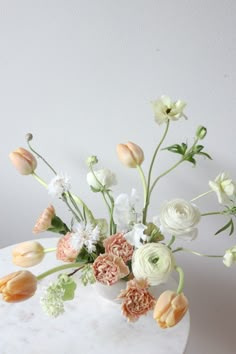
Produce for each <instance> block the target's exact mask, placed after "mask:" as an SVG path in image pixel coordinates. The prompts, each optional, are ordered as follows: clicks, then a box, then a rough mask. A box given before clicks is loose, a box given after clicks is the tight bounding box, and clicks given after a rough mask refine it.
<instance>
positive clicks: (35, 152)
mask: <svg viewBox="0 0 236 354" xmlns="http://www.w3.org/2000/svg"><path fill="white" fill-rule="evenodd" d="M27 143H28V146H29V148H30V150H31V151H32V152H33V153H34V154H35V155H36V156H38V157H39V158H40V159H41V160H43V162H44V163H45V164H46V165H47V166H48V167H49V168H50V170H51V171H52V172H53V173H54V174H55V175H57V173H56V171H55V170H54V168H53V167H52V166H51V165H50V164H49V163H48V162H47V161H46V160H45V158H43V156H41V155H40V154H39V153H38V152H37V151H35V150H34V149H33V148H32V146H31V144H30V142H29V141H27Z"/></svg>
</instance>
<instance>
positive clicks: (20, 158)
mask: <svg viewBox="0 0 236 354" xmlns="http://www.w3.org/2000/svg"><path fill="white" fill-rule="evenodd" d="M9 157H10V160H11V162H12V164H13V165H14V166H15V168H16V169H17V171H18V172H20V174H22V175H30V174H31V173H33V172H34V170H35V169H36V167H37V160H36V158H35V157H34V155H32V154H31V152H29V151H28V150H26V149H24V148H21V147H20V148H18V149H16V150H15V151H13V152H11V153H10V155H9Z"/></svg>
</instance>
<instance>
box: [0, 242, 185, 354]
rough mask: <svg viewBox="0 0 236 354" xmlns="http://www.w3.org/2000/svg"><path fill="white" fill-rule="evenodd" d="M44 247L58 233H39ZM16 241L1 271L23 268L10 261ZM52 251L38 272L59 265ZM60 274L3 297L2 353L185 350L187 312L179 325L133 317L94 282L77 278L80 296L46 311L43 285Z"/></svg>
mask: <svg viewBox="0 0 236 354" xmlns="http://www.w3.org/2000/svg"><path fill="white" fill-rule="evenodd" d="M38 241H39V242H40V243H41V244H42V245H43V246H44V247H46V248H47V247H55V246H56V242H57V238H48V239H46V238H45V239H39V240H38ZM14 247H15V245H12V246H9V247H6V248H3V249H1V250H0V277H2V276H4V275H7V274H8V273H10V272H13V271H16V270H19V269H20V268H19V267H17V266H15V265H14V264H12V261H11V251H12V248H14ZM61 263H62V262H60V261H58V260H56V259H55V254H54V253H49V254H46V256H45V258H44V260H43V262H42V263H41V264H39V265H37V266H34V267H31V268H30V269H28V270H30V271H32V273H34V274H35V275H38V274H40V273H41V272H44V271H45V270H47V269H49V268H51V267H54V266H57V265H60V264H61ZM56 276H57V275H52V276H50V277H47V278H46V279H44V280H42V281H40V283H39V286H38V289H37V292H36V294H35V295H34V296H33V297H32V298H31V299H29V300H27V301H23V302H19V303H15V304H9V303H6V302H4V301H0V316H1V321H0V354H15V353H21V354H52V353H57V354H79V353H81V354H100V353H101V354H108V353H111V352H112V353H113V354H124V353H128V352H129V353H135V354H141V353H142V354H143V353H145V352H147V353H148V354H157V353H158V354H183V353H184V350H185V348H186V344H187V340H188V334H189V326H190V321H189V313H187V314H186V315H185V317H184V318H183V320H182V321H181V322H180V323H179V324H178V325H177V326H175V327H173V328H170V329H165V330H163V329H160V328H159V327H158V326H157V325H156V323H155V321H154V320H153V319H152V313H150V314H148V315H147V316H143V317H141V318H140V319H139V320H138V321H137V322H135V323H129V322H127V321H126V319H125V318H124V317H123V316H122V314H121V310H120V306H119V304H116V303H114V302H111V301H109V300H107V299H105V298H103V297H102V296H100V295H99V294H98V292H97V291H96V287H95V286H93V285H92V286H91V285H89V286H87V287H84V286H82V285H80V284H79V286H78V287H77V289H76V296H75V298H74V299H73V300H72V301H67V302H66V303H65V313H64V314H63V315H61V316H59V317H57V318H50V317H48V316H47V315H46V314H45V313H44V312H43V310H42V308H41V306H40V303H39V302H40V297H41V296H42V293H43V289H44V287H45V286H47V285H48V284H49V283H50V282H51V281H52V280H53V279H55V278H56Z"/></svg>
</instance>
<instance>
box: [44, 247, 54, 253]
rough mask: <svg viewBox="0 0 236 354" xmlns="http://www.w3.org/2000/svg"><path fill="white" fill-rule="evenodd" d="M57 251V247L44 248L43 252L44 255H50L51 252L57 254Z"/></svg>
mask: <svg viewBox="0 0 236 354" xmlns="http://www.w3.org/2000/svg"><path fill="white" fill-rule="evenodd" d="M56 250H57V248H56V247H51V248H44V250H43V252H44V253H49V252H55V251H56Z"/></svg>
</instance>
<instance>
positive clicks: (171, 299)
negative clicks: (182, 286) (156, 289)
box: [153, 290, 188, 328]
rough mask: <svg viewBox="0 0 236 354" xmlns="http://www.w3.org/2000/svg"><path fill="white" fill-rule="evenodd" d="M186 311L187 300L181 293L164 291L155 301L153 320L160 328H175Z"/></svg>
mask: <svg viewBox="0 0 236 354" xmlns="http://www.w3.org/2000/svg"><path fill="white" fill-rule="evenodd" d="M187 310H188V300H187V298H186V297H185V296H184V294H183V293H180V294H177V293H175V292H174V291H171V290H166V291H164V292H163V293H162V294H161V295H160V296H159V298H158V299H157V302H156V305H155V309H154V312H153V318H154V319H155V320H156V321H157V323H158V324H159V326H160V327H161V328H169V327H173V326H175V325H176V324H177V323H178V322H179V321H180V320H181V319H182V318H183V316H184V315H185V313H186V312H187Z"/></svg>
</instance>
